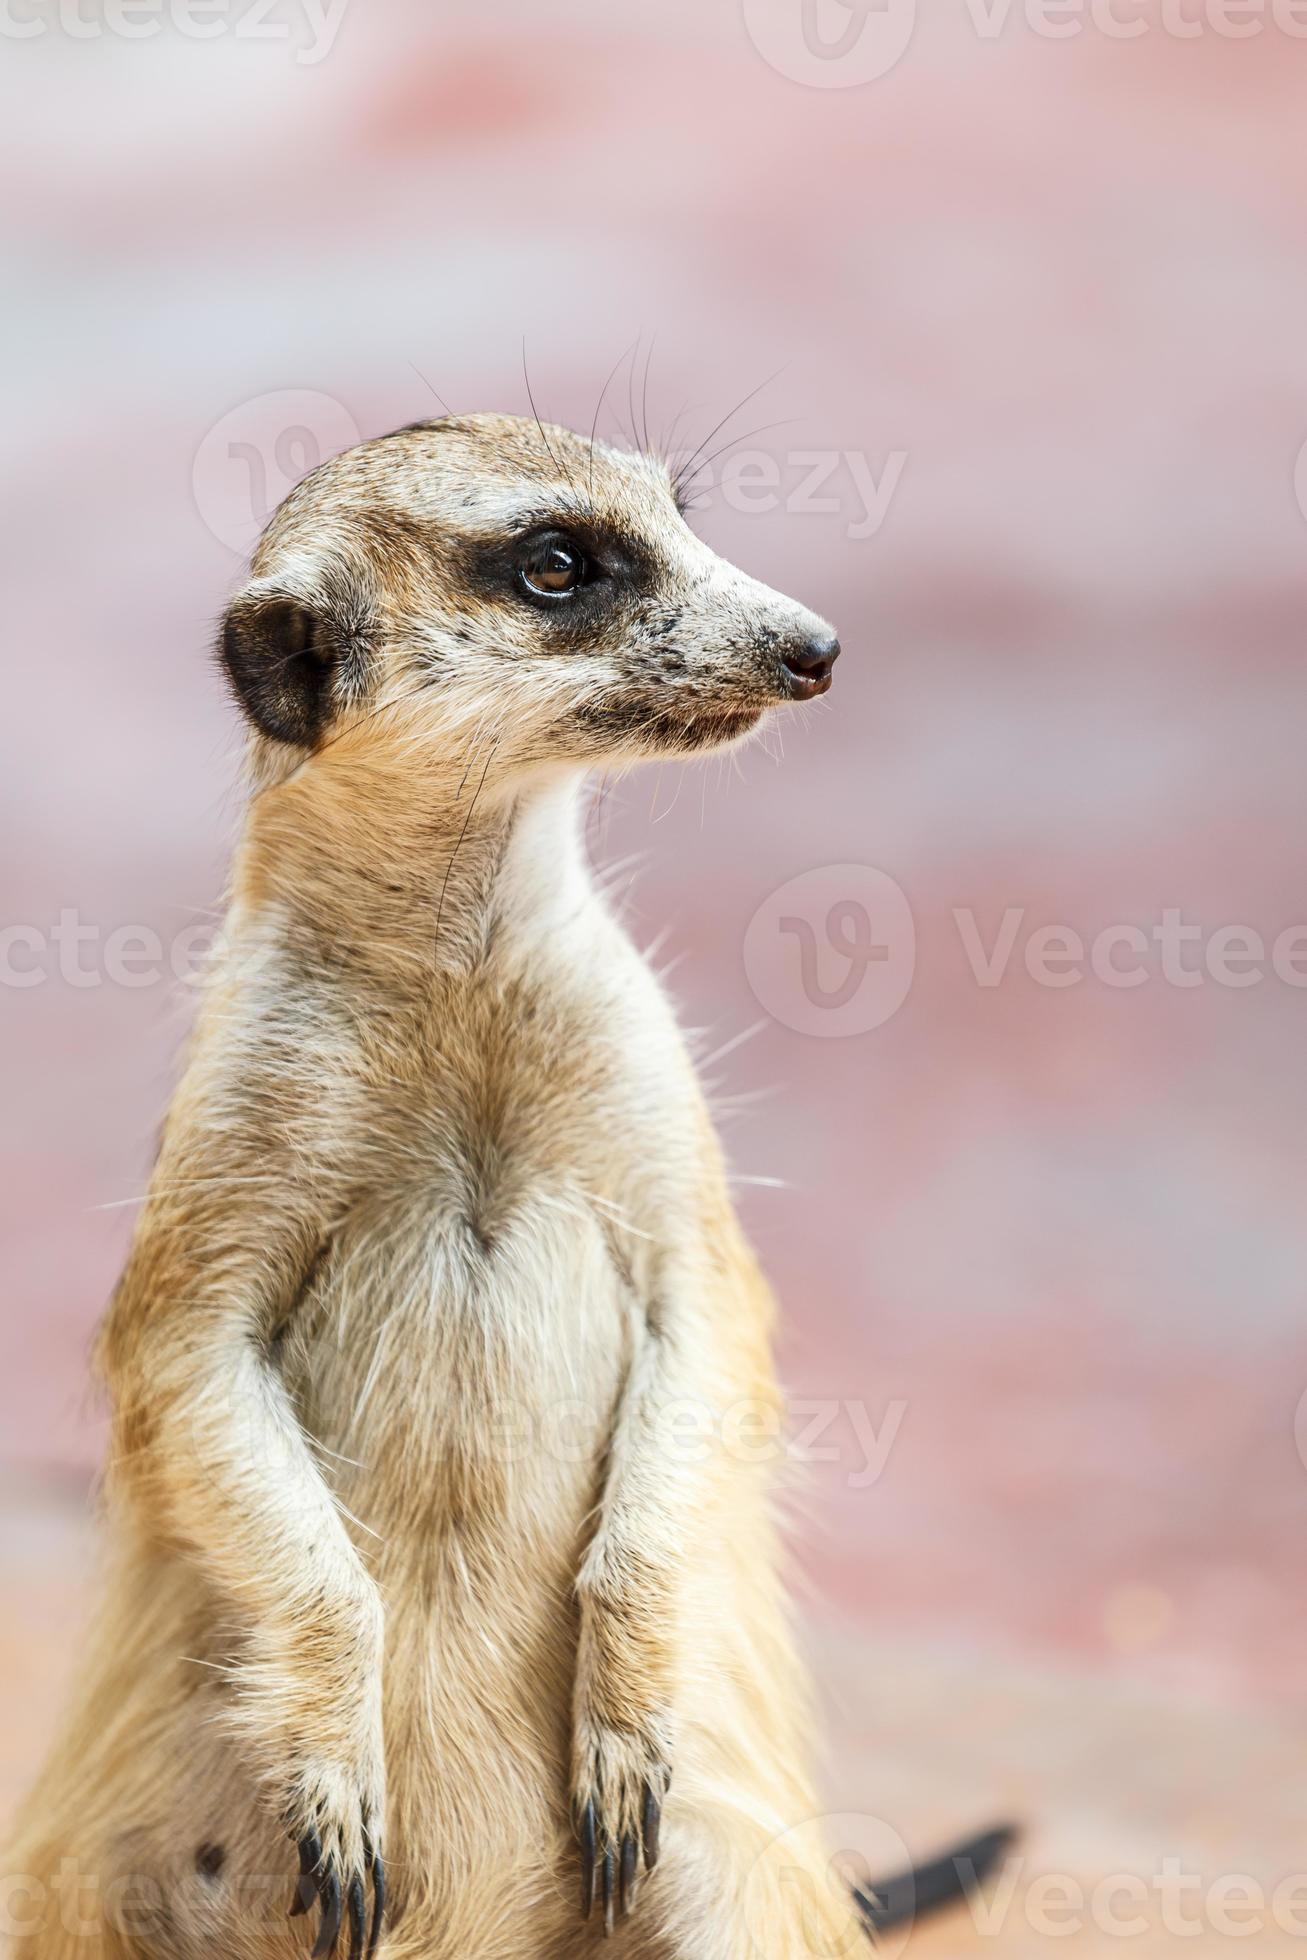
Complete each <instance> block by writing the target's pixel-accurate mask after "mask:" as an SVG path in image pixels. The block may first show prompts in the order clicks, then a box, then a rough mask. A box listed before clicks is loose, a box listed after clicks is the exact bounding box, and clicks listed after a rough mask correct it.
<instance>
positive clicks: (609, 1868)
mask: <svg viewBox="0 0 1307 1960" xmlns="http://www.w3.org/2000/svg"><path fill="white" fill-rule="evenodd" d="M615 1864H616V1861H615V1859H614V1857H613V1847H612V1845H611V1844H606V1845H605V1846H604V1938H605V1939H607V1938H608V1936H609V1934H610V1933H611V1932H612V1930H613V1908H614V1906H615V1904H616V1898H615V1894H616V1891H617V1886H616V1884H615V1880H616V1878H617V1872H616V1869H615Z"/></svg>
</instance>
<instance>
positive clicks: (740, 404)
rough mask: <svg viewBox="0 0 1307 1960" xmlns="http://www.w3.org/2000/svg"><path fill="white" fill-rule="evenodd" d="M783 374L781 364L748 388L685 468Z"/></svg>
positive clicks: (677, 479)
mask: <svg viewBox="0 0 1307 1960" xmlns="http://www.w3.org/2000/svg"><path fill="white" fill-rule="evenodd" d="M784 372H785V363H782V364H781V366H780V367H778V368H777V369H776V371H775V373H774V374H769V375H768V376H767V377H766V379H765V380H763V381H760V382H759V383H758V385H757V387H756V388H750V390H749V392H748V394H747V395H743V396H741V398H740V400H739V401H738V402H736V404H735V407H734V408H733V409H731V410H730V412H729V414H726V415H723V417H722V419H721V421H720V422H716V423H714V425H713V427H712V428H711V429H709V431H708V433H707V435H706V436H705V437H704V439H703V441H702V442H701V443H700V444H699V445H698V448H696V449H693V450H691V452H690V459H689V463H687V464H686V468H687V469H688V468H689V467H690V463H693V462H694V460H695V458H696V457H697V456H699V455H700V454H701V453H702V451H703V450H705V449H706V448H707V447H708V444H709V443H710V442H711V441H712V439H713V437H714V436H718V435H720V434H721V432H722V430H723V429H724V428H725V427H726V424H727V423H728V422H730V421H732V420H733V419H734V418H735V416H737V415H738V414H739V412H740V410H741V409H742V408H744V407H745V406H746V404H747V403H749V402H751V401H752V400H753V398H754V396H755V395H760V394H761V393H762V391H763V389H764V388H770V386H771V384H772V382H773V381H775V380H776V379H777V378H778V376H780V375H782V374H784ZM741 440H742V441H743V440H745V438H743V437H742V438H741ZM682 474H683V473H682V472H681V471H679V470H678V471H677V473H676V477H675V482H676V484H677V486H678V487H679V485H680V483H681V481H682Z"/></svg>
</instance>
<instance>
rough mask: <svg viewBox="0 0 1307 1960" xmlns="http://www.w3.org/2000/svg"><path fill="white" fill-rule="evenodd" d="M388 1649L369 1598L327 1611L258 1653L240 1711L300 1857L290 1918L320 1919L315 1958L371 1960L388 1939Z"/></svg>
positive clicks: (259, 1644) (242, 1727)
mask: <svg viewBox="0 0 1307 1960" xmlns="http://www.w3.org/2000/svg"><path fill="white" fill-rule="evenodd" d="M383 1639H384V1630H383V1626H382V1619H381V1611H380V1604H379V1602H378V1601H377V1599H376V1597H375V1595H374V1594H373V1593H372V1592H370V1591H360V1592H357V1593H355V1594H353V1595H350V1596H348V1597H345V1598H342V1599H339V1600H337V1601H335V1602H332V1603H331V1604H330V1605H328V1604H327V1603H325V1602H320V1603H319V1605H318V1610H317V1613H316V1614H315V1615H314V1616H307V1615H306V1616H305V1618H304V1619H303V1620H301V1621H300V1622H299V1624H298V1625H297V1626H296V1627H295V1628H294V1629H293V1630H288V1629H286V1628H284V1627H281V1628H277V1629H265V1630H264V1631H263V1632H262V1633H261V1635H260V1636H259V1638H258V1639H257V1641H255V1642H254V1643H252V1646H251V1651H250V1653H249V1654H248V1655H247V1657H246V1659H245V1662H244V1665H243V1667H242V1670H241V1676H240V1679H239V1691H238V1694H237V1697H236V1700H235V1706H234V1708H233V1711H232V1719H233V1721H234V1723H235V1724H236V1726H237V1727H238V1729H239V1731H240V1732H241V1734H242V1737H243V1740H244V1742H245V1745H246V1747H247V1748H248V1749H249V1751H250V1753H251V1755H252V1757H253V1759H254V1762H255V1765H256V1767H257V1768H258V1770H259V1772H260V1777H261V1781H262V1783H263V1787H264V1789H265V1791H266V1792H267V1794H268V1797H269V1799H270V1800H271V1801H272V1803H273V1806H274V1808H275V1809H276V1810H278V1811H279V1813H280V1815H281V1818H282V1821H283V1823H284V1825H285V1828H286V1830H287V1832H288V1834H289V1836H290V1838H291V1840H292V1842H293V1843H294V1844H295V1846H296V1847H297V1848H298V1851H299V1865H300V1871H299V1878H298V1880H297V1881H296V1884H295V1892H294V1898H293V1900H292V1902H291V1907H290V1911H291V1915H292V1917H295V1916H298V1915H302V1914H306V1913H309V1912H310V1911H312V1910H313V1909H314V1908H315V1907H316V1908H317V1910H318V1913H319V1915H320V1917H319V1921H318V1925H317V1931H316V1938H315V1940H314V1944H313V1960H326V1956H327V1955H332V1954H336V1953H337V1951H338V1949H339V1960H364V1957H365V1955H369V1954H371V1953H372V1952H373V1951H374V1949H375V1947H376V1945H377V1942H378V1940H379V1939H380V1936H381V1925H382V1918H383V1914H384V1911H385V1871H384V1867H383V1865H382V1859H381V1851H382V1838H383V1831H384V1824H385V1807H386V1771H385V1743H384V1737H383V1730H382V1704H381V1682H382V1653H383ZM369 1895H370V1896H369Z"/></svg>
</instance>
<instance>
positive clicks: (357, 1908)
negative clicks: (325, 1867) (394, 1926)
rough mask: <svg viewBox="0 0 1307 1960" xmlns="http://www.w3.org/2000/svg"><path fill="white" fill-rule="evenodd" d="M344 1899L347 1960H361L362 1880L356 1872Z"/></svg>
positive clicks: (362, 1923) (362, 1921) (362, 1922)
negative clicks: (347, 1946)
mask: <svg viewBox="0 0 1307 1960" xmlns="http://www.w3.org/2000/svg"><path fill="white" fill-rule="evenodd" d="M345 1899H346V1903H347V1905H348V1907H349V1960H363V1925H364V1920H363V1880H362V1879H361V1878H360V1877H359V1875H358V1873H357V1872H356V1873H355V1874H354V1876H353V1878H352V1879H351V1880H350V1882H349V1890H348V1892H347V1893H346V1894H345Z"/></svg>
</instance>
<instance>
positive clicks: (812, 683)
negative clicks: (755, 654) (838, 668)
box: [781, 633, 840, 701]
mask: <svg viewBox="0 0 1307 1960" xmlns="http://www.w3.org/2000/svg"><path fill="white" fill-rule="evenodd" d="M839 657H840V643H839V641H838V640H837V639H836V637H835V635H834V634H833V633H820V634H815V635H814V636H813V637H812V638H811V639H807V640H800V641H799V642H798V644H797V645H795V646H792V647H789V648H787V650H786V651H785V652H784V653H783V654H782V655H781V662H782V665H783V666H784V668H785V671H786V673H787V674H788V675H789V677H790V693H791V694H792V695H793V696H794V699H795V700H796V701H811V700H812V699H813V697H814V695H817V694H824V693H825V692H826V689H827V688H828V687H829V686H830V682H831V669H832V668H833V667H834V665H835V662H836V661H837V660H838V659H839Z"/></svg>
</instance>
